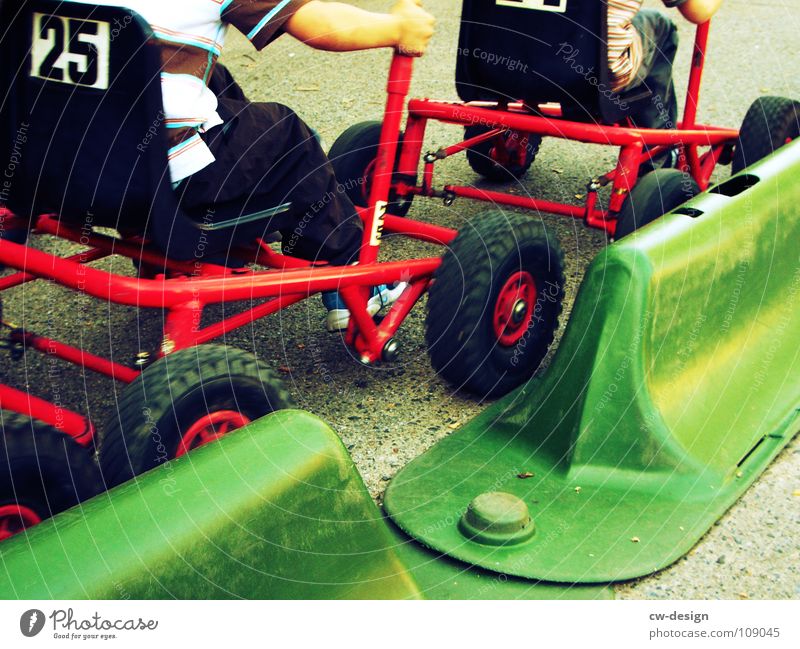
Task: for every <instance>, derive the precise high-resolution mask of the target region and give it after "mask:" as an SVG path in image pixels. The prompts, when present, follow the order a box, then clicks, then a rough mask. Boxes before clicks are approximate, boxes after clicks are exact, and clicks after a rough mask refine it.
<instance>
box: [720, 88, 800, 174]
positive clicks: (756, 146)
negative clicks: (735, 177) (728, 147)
mask: <svg viewBox="0 0 800 649" xmlns="http://www.w3.org/2000/svg"><path fill="white" fill-rule="evenodd" d="M798 137H800V102H798V101H795V100H793V99H786V98H785V97H759V98H758V99H756V100H755V101H754V102H753V103H752V104H751V105H750V108H749V109H748V110H747V114H746V115H745V116H744V120H743V121H742V127H741V129H740V130H739V140H738V142H737V143H736V147H735V149H734V151H733V162H732V163H731V172H732V173H734V174H737V173H739V172H740V171H742V169H745V168H746V167H749V166H750V165H752V164H755V163H756V162H758V161H759V160H761V159H762V158H766V157H767V156H768V155H769V154H770V153H772V152H773V151H775V150H777V149H779V148H780V147H782V146H783V145H784V144H786V142H787V140H795V139H797V138H798Z"/></svg>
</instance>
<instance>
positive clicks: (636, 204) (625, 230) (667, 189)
mask: <svg viewBox="0 0 800 649" xmlns="http://www.w3.org/2000/svg"><path fill="white" fill-rule="evenodd" d="M699 193H700V187H698V186H697V183H696V182H695V181H694V178H692V177H691V176H690V175H689V174H685V173H683V172H682V171H679V170H678V169H656V170H655V171H651V172H650V173H648V174H646V175H645V176H643V177H642V178H641V179H640V180H639V182H637V183H636V185H635V186H634V188H633V189H632V190H631V192H630V193H629V194H628V196H627V198H626V199H625V202H624V203H623V204H622V209H621V210H620V211H619V215H618V216H617V229H616V231H615V232H614V239H616V240H617V241H619V240H620V239H622V237H626V236H628V235H629V234H630V233H631V232H634V231H636V230H638V229H639V228H641V227H644V226H645V225H647V224H648V223H652V222H653V221H655V220H656V219H657V218H659V217H660V216H663V215H664V214H666V213H667V212H671V211H672V210H674V209H675V208H676V207H678V206H679V205H682V204H683V203H685V202H686V201H688V200H689V199H690V198H694V197H695V196H697V195H698V194H699Z"/></svg>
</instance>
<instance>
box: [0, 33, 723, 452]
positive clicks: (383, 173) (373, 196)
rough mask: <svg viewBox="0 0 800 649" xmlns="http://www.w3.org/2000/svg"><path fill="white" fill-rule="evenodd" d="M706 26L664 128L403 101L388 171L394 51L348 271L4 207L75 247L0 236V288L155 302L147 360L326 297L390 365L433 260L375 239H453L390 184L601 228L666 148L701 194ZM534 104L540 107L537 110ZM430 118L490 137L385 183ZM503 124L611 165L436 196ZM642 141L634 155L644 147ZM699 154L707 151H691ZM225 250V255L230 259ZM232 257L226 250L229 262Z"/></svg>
mask: <svg viewBox="0 0 800 649" xmlns="http://www.w3.org/2000/svg"><path fill="white" fill-rule="evenodd" d="M708 29H709V23H705V24H703V25H699V26H698V28H697V32H696V37H695V43H694V56H693V58H692V68H691V73H690V77H689V89H688V95H687V100H686V105H685V108H684V115H683V120H682V122H681V124H680V125H679V127H678V128H677V129H674V130H656V129H638V128H630V127H624V126H604V125H599V124H587V123H582V122H572V121H566V120H563V119H559V118H558V117H557V112H555V111H552V110H551V109H552V107H550V109H548V110H550V114H549V115H548V116H536V115H532V114H529V113H526V112H525V111H524V109H523V107H522V105H521V104H511V105H509V106H508V110H493V109H492V106H493V105H492V104H487V103H481V102H477V103H476V102H473V103H466V104H465V103H458V102H447V101H434V100H430V99H411V100H410V101H408V118H407V123H406V129H405V137H404V139H403V143H402V148H401V151H400V156H399V163H398V166H397V169H393V161H395V160H396V159H397V158H396V154H397V153H398V152H397V147H398V143H397V137H396V134H397V133H398V132H400V130H401V129H400V127H401V121H402V117H403V114H404V112H405V109H406V101H407V97H408V92H409V87H410V82H411V75H412V69H413V59H411V58H408V57H405V56H400V55H395V56H394V58H393V60H392V64H391V69H390V72H389V80H388V85H387V92H388V97H387V100H386V107H385V113H384V120H383V126H382V131H381V137H380V144H379V146H378V153H377V157H376V161H375V166H374V176H373V181H372V183H371V186H370V195H369V201H368V205H369V207H368V208H366V209H362V208H359V214H360V216H361V218H362V220H363V222H364V238H363V246H362V249H361V252H360V256H359V264H358V265H357V266H346V267H341V266H330V265H327V264H325V263H311V262H308V261H305V260H303V259H298V258H295V257H290V256H286V255H282V254H279V253H277V252H275V251H274V250H272V249H271V248H270V247H269V246H268V245H267V244H266V243H265V242H263V241H260V240H259V241H258V242H257V247H254V248H249V249H246V250H244V249H243V250H242V251H240V252H242V253H245V252H246V253H247V257H246V258H247V259H249V260H253V259H255V261H256V263H257V264H258V265H260V266H264V267H267V270H251V269H229V268H225V267H222V266H217V265H213V264H204V263H200V262H196V263H195V262H179V261H174V260H170V259H167V258H165V257H164V256H163V255H162V254H161V253H160V252H159V251H158V250H157V249H155V248H154V247H153V246H152V245H150V244H149V242H148V241H146V240H143V239H142V238H140V237H128V238H121V239H120V238H115V237H111V236H108V235H104V234H99V233H96V232H87V231H85V230H81V229H78V228H76V227H71V226H69V225H68V224H65V223H61V222H59V221H58V219H57V216H56V215H41V216H38V217H37V218H35V220H34V223H33V224H30V223H28V222H27V220H26V219H23V218H21V217H18V216H15V215H13V214H11V213H10V212H8V211H7V210H0V224H1V225H2V228H3V230H11V229H14V228H19V227H23V228H28V227H30V226H31V225H33V228H32V231H33V232H36V233H43V234H50V235H54V236H58V237H61V238H63V239H66V240H69V241H73V242H75V243H79V244H81V245H83V246H85V247H86V248H85V249H84V250H83V251H82V252H79V253H77V254H75V255H72V256H70V257H67V258H61V257H58V256H55V255H52V254H48V253H45V252H41V251H38V250H35V249H33V248H30V247H27V246H24V245H20V244H16V243H13V242H12V241H9V240H0V264H3V265H5V266H9V267H12V268H16V269H18V271H19V272H17V273H14V274H12V275H9V276H6V277H4V278H2V279H0V291H2V290H5V289H9V288H12V287H14V286H19V285H21V284H24V283H26V282H29V281H32V280H36V279H40V278H43V279H48V280H51V281H53V282H56V283H58V284H61V285H62V286H65V287H67V288H70V289H73V290H76V291H80V292H82V293H85V294H87V295H91V296H93V297H96V298H98V299H102V300H104V301H108V302H112V303H116V304H124V305H130V306H138V307H150V308H160V309H165V310H166V311H167V315H166V318H165V325H164V332H163V338H162V342H161V346H160V349H159V350H158V352H157V354H155V357H160V356H163V355H165V354H169V353H171V352H173V351H177V350H179V349H184V348H187V347H191V346H194V345H198V344H201V343H205V342H209V341H211V340H213V339H215V338H218V337H220V336H223V335H225V334H227V333H228V332H230V331H232V330H234V329H236V328H238V327H242V326H245V325H247V324H249V323H251V322H253V321H255V320H257V319H259V318H262V317H264V316H267V315H270V314H272V313H275V312H276V311H279V310H280V309H283V308H285V307H287V306H289V305H291V304H294V303H296V302H299V301H301V300H303V299H305V298H307V297H309V296H311V295H313V294H315V293H319V292H321V291H327V290H333V289H337V290H339V291H340V292H341V295H342V298H343V300H344V302H345V304H346V306H347V308H348V309H349V310H350V313H351V319H350V325H349V328H348V331H347V333H346V341H347V342H348V343H349V344H350V345H352V346H353V348H354V349H355V350H356V352H357V353H358V354H359V358H360V359H361V361H362V362H364V363H373V362H376V361H378V360H380V359H391V358H392V357H393V356H394V355H395V354H396V351H397V347H396V344H395V342H394V340H393V336H394V334H395V332H396V331H397V330H398V328H399V327H400V325H401V324H402V322H403V320H404V319H405V317H406V316H407V315H408V313H409V312H410V310H411V309H412V307H413V306H414V304H415V303H416V302H417V300H419V298H420V297H421V296H422V295H423V293H424V292H425V290H426V289H427V287H428V285H429V283H430V281H431V278H432V276H433V273H434V272H435V271H436V269H437V268H438V267H439V265H440V264H441V259H440V258H438V257H431V258H422V259H413V260H408V261H395V262H384V263H379V262H378V254H379V251H380V244H381V236H382V233H383V232H391V233H394V234H400V235H404V236H408V237H410V238H413V239H419V240H422V241H427V242H431V243H436V244H441V245H448V244H449V243H451V242H452V241H453V239H454V238H455V236H456V234H457V231H456V230H453V229H450V228H445V227H440V226H436V225H431V224H427V223H422V222H419V221H413V220H410V219H405V218H401V217H398V216H392V215H389V214H385V209H386V208H385V206H386V205H387V202H388V197H389V193H390V190H393V191H394V192H396V194H397V195H398V196H401V197H402V196H409V195H422V196H439V197H443V198H444V199H445V200H446V201H450V200H452V199H453V198H455V197H457V196H463V197H468V198H476V199H480V200H487V201H491V202H493V203H497V204H502V205H511V206H515V207H524V208H529V209H534V210H539V211H543V212H550V213H554V214H561V215H566V216H571V217H574V218H582V219H584V221H585V222H586V224H587V225H589V226H591V227H596V228H601V229H604V230H605V231H607V232H609V233H611V234H613V232H614V230H615V228H616V219H615V214H616V213H617V212H618V211H619V209H620V207H621V206H622V202H623V201H624V198H625V195H626V194H627V193H628V192H629V191H630V189H631V188H632V187H633V185H634V184H635V182H636V178H637V174H638V170H639V166H640V165H641V163H642V162H644V161H646V160H647V159H649V158H650V157H652V156H653V155H656V154H657V153H658V152H659V151H660V150H663V148H664V147H678V148H679V150H680V152H681V156H680V164H681V166H682V168H683V169H684V170H685V171H687V172H688V173H690V174H691V175H692V177H693V178H694V179H695V181H696V182H697V183H698V185H699V186H700V187H701V189H705V188H706V187H707V186H708V181H709V178H710V176H711V173H712V171H713V169H714V167H715V165H716V164H717V162H719V161H720V159H721V158H722V157H723V156H724V155H725V154H726V151H729V150H730V148H731V147H732V146H733V144H734V142H735V141H736V138H737V137H738V131H737V130H734V129H722V128H716V127H711V126H702V125H697V124H696V123H695V118H696V114H697V102H698V97H699V89H700V79H701V76H702V70H703V63H704V60H705V52H706V44H707V40H708ZM544 108H547V107H544ZM430 119H435V120H440V121H445V122H449V123H453V124H463V125H471V124H483V125H486V126H490V127H491V129H492V130H490V131H489V132H488V133H486V134H484V135H481V136H479V137H476V138H471V139H469V140H465V141H463V142H459V143H458V144H455V145H453V146H450V147H448V148H446V149H442V150H440V151H438V152H436V153H435V154H429V155H427V156H426V157H425V159H424V171H423V176H422V184H421V185H417V184H416V183H414V184H408V183H405V182H403V181H400V180H396V179H397V178H403V177H416V173H417V169H418V166H419V161H420V157H421V154H422V145H423V140H424V135H425V127H426V124H427V121H428V120H430ZM507 129H512V130H516V131H519V132H521V133H524V134H540V135H547V136H551V137H558V138H564V139H571V140H576V141H581V142H590V143H596V144H606V145H611V146H619V147H620V149H621V150H620V155H619V160H618V164H617V166H616V168H615V169H613V170H612V171H610V172H608V173H606V174H604V175H603V176H600V177H599V178H595V179H593V180H592V182H591V183H590V184H589V192H588V193H587V197H586V202H585V204H584V205H583V206H576V205H570V204H565V203H556V202H551V201H544V200H539V199H535V198H528V197H521V196H514V195H511V194H505V193H502V192H496V191H488V190H483V189H476V188H472V187H465V186H458V185H447V186H445V187H444V188H443V190H441V191H436V190H434V189H433V165H434V162H435V161H436V160H440V159H444V158H447V157H449V156H451V155H454V154H455V153H458V152H460V151H463V150H465V149H466V148H468V147H470V146H473V145H475V144H477V143H479V142H481V141H484V140H487V139H490V138H492V137H494V136H495V135H497V134H498V133H500V132H502V131H503V130H507ZM645 146H647V147H651V148H650V149H649V151H648V152H647V153H644V152H643V149H644V147H645ZM700 147H710V150H709V151H707V152H705V153H703V154H702V155H701V154H700V153H699V148H700ZM609 183H612V184H613V187H612V194H611V200H610V204H609V207H608V209H607V210H604V209H600V208H598V207H597V189H599V188H600V187H601V186H603V185H607V184H609ZM234 252H236V251H234ZM112 254H117V255H123V256H126V257H129V258H131V259H136V260H140V261H141V262H142V263H146V264H150V265H152V266H156V267H158V268H163V269H165V270H166V271H168V273H169V276H166V275H158V276H157V277H156V278H155V279H137V278H132V277H127V276H121V275H116V274H112V273H109V272H105V271H102V270H98V269H95V268H91V267H89V266H87V264H88V263H89V262H92V261H95V260H98V259H101V258H104V257H108V256H109V255H112ZM234 256H236V255H234ZM401 280H402V281H406V282H408V283H409V287H408V288H407V289H406V291H405V292H404V293H403V294H402V295H401V297H400V298H399V299H398V300H397V302H396V303H395V304H394V305H393V306H392V307H391V309H390V310H389V312H388V314H387V316H386V317H385V318H384V319H383V320H382V322H381V323H380V324H376V323H375V322H374V321H373V319H372V318H371V317H370V315H369V313H368V312H367V308H366V305H367V300H368V297H369V294H370V287H372V286H375V285H378V284H384V283H390V282H395V281H401ZM245 300H263V302H261V303H260V304H257V305H256V306H253V307H251V308H248V309H245V310H243V311H242V312H241V313H238V314H236V315H233V316H230V317H227V318H225V319H223V320H221V321H219V322H217V323H214V324H212V325H208V326H205V327H200V325H199V323H200V321H201V315H202V311H203V308H204V307H205V306H206V305H208V304H214V303H220V302H235V301H245ZM4 324H5V325H6V326H9V327H10V328H11V338H12V341H14V342H16V343H18V344H22V345H25V346H27V347H30V348H33V349H37V350H39V351H42V352H44V353H47V354H50V355H52V356H54V357H57V358H60V359H63V360H65V361H68V362H71V363H74V364H76V365H79V366H81V367H84V368H86V369H89V370H93V371H95V372H99V373H101V374H104V375H106V376H109V377H111V378H113V379H115V380H118V381H123V382H126V383H128V382H131V381H133V380H134V379H135V378H136V377H137V376H138V375H139V373H140V371H141V368H138V369H134V368H131V367H128V366H126V365H122V364H120V363H118V362H115V361H111V360H107V359H104V358H100V357H98V356H95V355H93V354H90V353H88V352H86V351H84V350H82V349H79V348H76V347H73V346H70V345H67V344H65V343H61V342H58V341H55V340H51V339H48V338H44V337H41V336H38V335H37V334H35V333H32V332H29V331H25V330H23V329H20V328H17V327H15V326H13V325H11V324H8V323H4ZM0 407H3V408H7V409H10V410H13V411H15V412H19V413H21V414H26V415H28V416H31V417H34V418H36V419H39V420H41V421H44V422H46V423H49V424H51V425H52V426H54V427H56V428H58V429H59V430H62V431H63V432H65V433H67V434H69V435H70V436H72V437H73V438H74V439H75V440H76V441H78V442H79V443H81V444H83V445H88V444H91V442H92V438H93V432H94V430H93V427H92V425H91V423H90V422H88V421H87V420H86V419H85V418H84V417H82V416H81V415H79V414H77V413H74V412H71V411H68V410H66V409H64V408H61V407H57V406H55V405H53V404H50V403H48V402H46V401H44V400H41V399H38V398H37V397H35V396H32V395H30V394H27V393H23V392H20V391H18V390H15V389H13V388H10V387H8V386H2V385H0Z"/></svg>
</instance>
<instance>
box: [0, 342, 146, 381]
mask: <svg viewBox="0 0 800 649" xmlns="http://www.w3.org/2000/svg"><path fill="white" fill-rule="evenodd" d="M11 339H12V340H15V341H17V342H20V343H23V344H24V345H25V346H26V347H32V348H33V349H35V350H37V351H40V352H42V353H44V354H47V355H49V356H55V357H56V358H60V359H62V360H65V361H67V362H69V363H72V364H73V365H78V366H79V367H85V368H86V369H87V370H92V371H93V372H97V373H98V374H103V375H105V376H110V377H111V378H112V379H114V380H116V381H122V382H123V383H130V382H131V381H133V380H134V379H135V378H136V377H137V376H139V372H137V371H136V370H132V369H131V368H129V367H126V366H124V365H120V364H119V363H114V362H113V361H108V360H106V359H105V358H101V357H100V356H95V355H94V354H90V353H89V352H87V351H85V350H83V349H79V348H77V347H72V346H71V345H67V344H65V343H62V342H59V341H58V340H53V339H52V338H46V337H45V336H40V335H38V334H35V333H32V332H30V331H12V332H11Z"/></svg>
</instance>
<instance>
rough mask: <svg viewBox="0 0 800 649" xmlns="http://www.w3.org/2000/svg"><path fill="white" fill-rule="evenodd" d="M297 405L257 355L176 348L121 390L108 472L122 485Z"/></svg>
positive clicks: (108, 437)
mask: <svg viewBox="0 0 800 649" xmlns="http://www.w3.org/2000/svg"><path fill="white" fill-rule="evenodd" d="M292 406H293V402H292V398H291V397H290V396H289V393H288V392H287V391H286V389H285V387H284V385H283V382H282V381H281V379H280V377H279V376H278V375H277V374H275V373H274V372H273V371H272V370H271V369H270V368H269V367H267V366H266V365H265V364H264V363H262V362H261V361H259V360H258V359H257V358H256V357H255V356H253V355H252V354H248V353H246V352H243V351H240V350H238V349H233V348H229V347H225V346H223V345H200V346H198V347H193V348H191V349H183V350H180V351H177V352H174V353H173V354H170V355H168V356H165V357H164V358H161V359H159V360H158V361H156V362H155V363H153V364H152V365H151V366H150V367H148V368H147V369H145V370H144V372H142V374H141V375H140V376H139V377H137V378H136V380H134V381H133V382H132V383H130V384H129V385H128V386H127V387H126V388H125V389H124V390H123V391H122V394H121V396H120V399H119V402H118V405H117V412H116V414H115V415H114V416H113V417H112V418H111V421H110V422H109V424H108V426H107V428H106V433H105V436H104V438H103V443H102V445H101V446H100V453H99V455H100V468H101V469H102V472H103V477H104V478H105V481H106V484H108V485H109V486H113V485H117V484H120V483H122V482H125V481H126V480H130V479H131V478H133V477H134V476H136V475H139V474H140V473H143V472H144V471H148V470H149V469H152V468H155V467H157V466H159V465H160V464H163V463H165V462H167V461H169V460H171V459H173V458H175V457H179V456H181V455H183V454H185V453H187V452H188V451H190V450H192V449H194V448H197V447H199V446H203V445H204V444H207V443H209V442H212V441H214V440H215V439H218V438H219V437H222V436H223V435H225V434H226V433H228V432H230V431H232V430H235V429H236V428H241V427H242V426H244V425H246V424H248V423H249V422H251V421H253V420H255V419H258V418H259V417H262V416H264V415H266V414H268V413H270V412H274V411H276V410H282V409H284V408H291V407H292Z"/></svg>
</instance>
